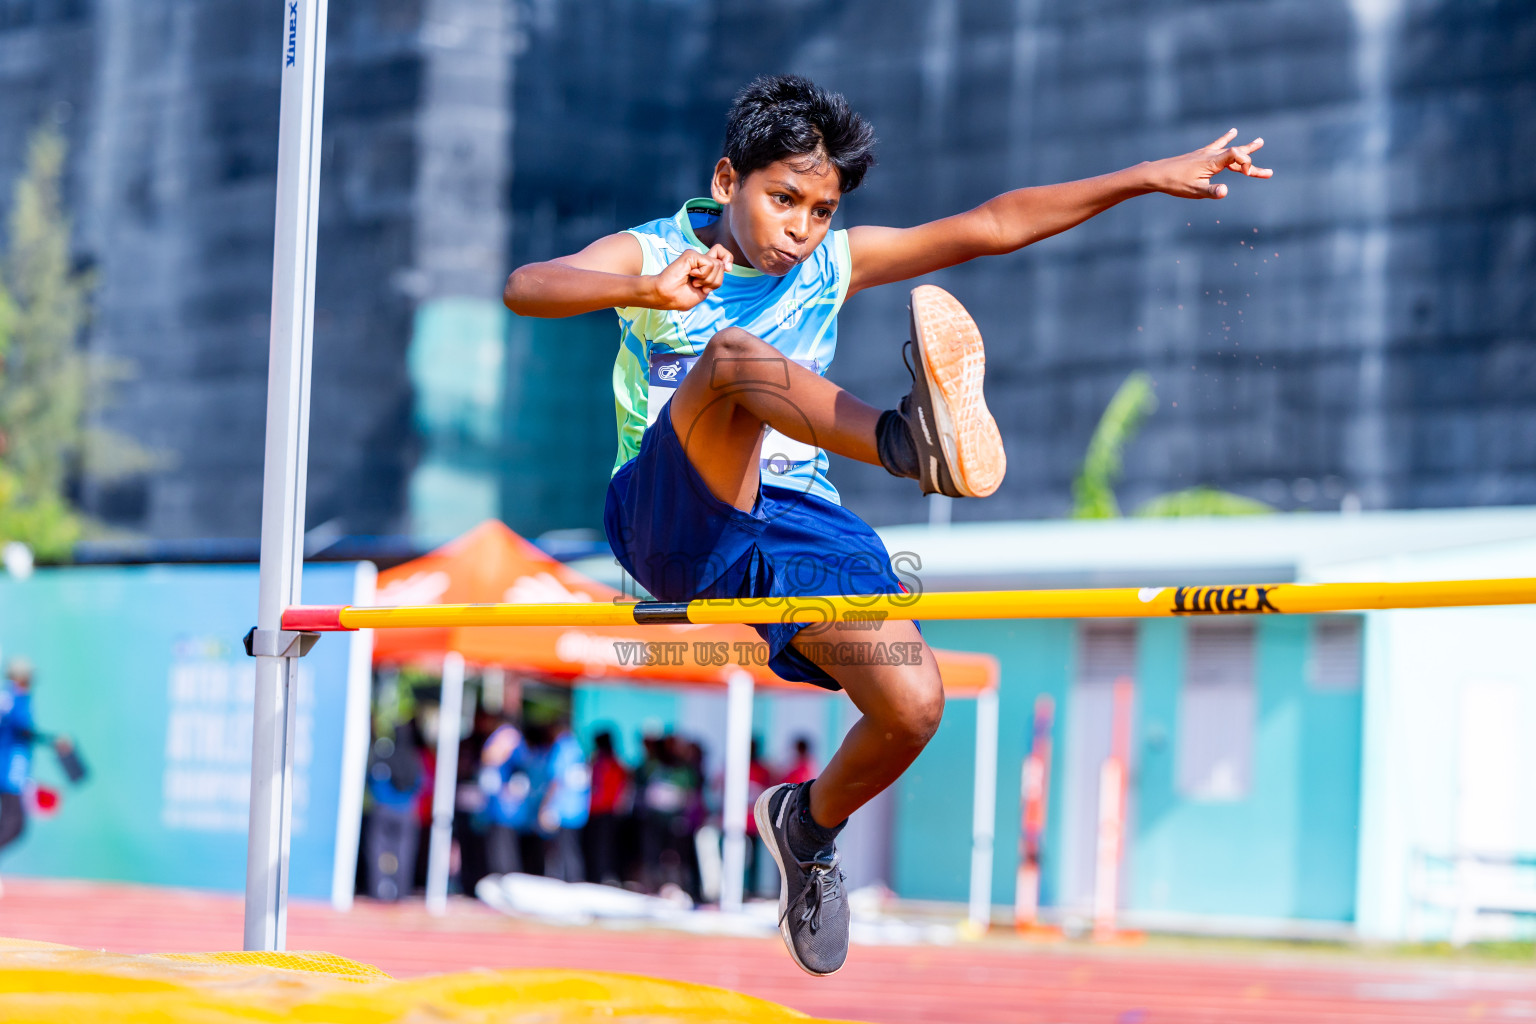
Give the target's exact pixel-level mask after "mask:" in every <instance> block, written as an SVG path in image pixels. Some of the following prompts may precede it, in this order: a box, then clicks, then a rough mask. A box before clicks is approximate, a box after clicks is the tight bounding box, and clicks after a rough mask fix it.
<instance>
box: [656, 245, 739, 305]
mask: <svg viewBox="0 0 1536 1024" xmlns="http://www.w3.org/2000/svg"><path fill="white" fill-rule="evenodd" d="M733 262H734V259H733V258H732V256H731V253H730V250H729V249H727V248H725V246H723V245H716V246H713V247H711V248H710V250H709V252H699V251H698V250H696V249H689V250H688V251H687V252H685V253H683V254H682V255H681V256H679V257H678V258H677V259H675V260H673V261H672V263H671V264H670V265H669V266H668V267H667V268H666V269H665V270H663V271H662V272H661V273H659V274H656V275H655V276H654V277H652V278H651V279H650V286H651V293H652V294H651V301H650V302H648V303H646V305H648V306H650V307H651V308H652V309H692V308H693V307H694V306H697V305H698V304H699V303H701V302H703V301H704V300H705V299H707V298H709V296H710V293H711V292H713V291H714V290H715V289H716V288H719V287H720V285H721V284H722V283H723V282H724V281H725V272H726V271H727V270H729V269H730V268H731V264H732V263H733Z"/></svg>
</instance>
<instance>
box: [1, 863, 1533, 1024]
mask: <svg viewBox="0 0 1536 1024" xmlns="http://www.w3.org/2000/svg"><path fill="white" fill-rule="evenodd" d="M242 914H243V904H242V902H241V900H240V899H239V897H236V896H229V895H223V894H209V893H200V892H186V891H179V890H169V889H155V888H150V887H145V886H130V885H118V884H109V883H98V882H68V881H55V880H41V879H17V878H7V879H6V881H5V895H4V897H3V898H0V935H5V936H9V937H13V938H25V939H40V940H44V941H48V942H62V943H65V944H68V945H71V946H85V947H94V948H104V949H109V950H112V951H114V952H122V953H152V952H206V951H212V950H224V949H238V948H239V947H240V941H241V939H240V937H241V918H242ZM288 936H289V941H288V945H289V948H291V949H316V950H325V951H327V952H331V953H336V954H339V955H341V956H345V957H350V958H352V959H355V960H362V961H364V962H366V963H371V964H376V965H377V966H379V967H381V968H383V969H384V970H386V971H389V972H390V973H391V974H394V975H395V976H397V977H400V976H406V975H412V974H422V973H435V972H444V971H459V970H466V969H469V968H473V967H488V968H497V967H574V968H582V969H588V970H607V971H625V972H632V973H637V974H647V975H653V976H656V977H662V978H675V979H680V980H685V981H695V982H703V983H705V984H710V985H719V986H722V987H724V988H731V989H736V990H738V991H741V992H746V993H749V994H751V995H755V996H760V997H763V998H765V999H772V1000H774V1001H776V1002H780V1003H784V1004H787V1005H789V1006H792V1007H794V1008H795V1009H797V1010H802V1011H804V1012H806V1013H809V1014H811V1015H813V1016H817V1017H833V1018H844V1019H848V1020H859V1021H871V1022H877V1024H919V1022H930V1021H933V1022H939V1021H942V1022H946V1024H994V1022H996V1024H1003V1022H1006V1024H1207V1022H1208V1024H1281V1022H1284V1024H1448V1022H1451V1021H1464V1020H1478V1021H1520V1020H1533V1019H1536V969H1523V968H1519V967H1509V968H1484V967H1466V966H1461V965H1441V964H1428V965H1420V964H1409V963H1382V962H1379V961H1375V962H1373V961H1370V960H1367V959H1364V958H1361V957H1357V956H1352V955H1347V954H1341V955H1329V956H1321V955H1301V954H1295V955H1262V956H1261V955H1257V954H1255V955H1236V954H1234V955H1231V956H1227V957H1222V958H1219V959H1217V958H1210V957H1199V956H1196V955H1193V954H1179V953H1170V952H1167V951H1156V950H1150V949H1097V948H1091V947H1080V946H1067V947H1057V948H1050V947H1038V946H1024V945H1022V944H1019V943H1016V942H1013V941H1011V940H999V941H990V940H989V941H987V942H984V943H981V944H971V945H960V946H923V947H900V946H885V947H871V946H855V947H854V949H853V952H852V955H851V956H850V958H849V963H848V966H847V967H846V968H844V969H843V971H842V972H841V973H839V974H837V975H836V976H834V977H832V978H823V979H817V978H810V977H808V976H806V975H804V974H802V973H801V972H800V970H799V969H798V968H796V967H795V966H794V964H793V963H792V962H791V961H790V959H789V957H788V956H787V955H786V954H785V952H784V950H783V948H782V947H781V946H780V945H779V943H778V942H777V940H773V939H722V938H702V937H697V936H691V935H679V934H676V933H671V932H665V931H650V930H647V931H615V930H609V929H601V928H553V927H543V926H539V925H533V924H528V923H525V922H521V921H514V920H511V919H509V918H506V917H503V916H501V915H499V914H497V913H495V912H494V911H491V910H489V909H487V908H484V907H482V906H480V905H479V904H476V903H473V902H470V901H464V900H459V901H455V902H454V903H453V904H452V905H451V907H450V911H449V914H448V915H447V916H446V917H443V918H433V917H430V916H428V915H427V914H426V912H425V911H424V910H423V909H422V907H421V904H419V903H414V904H405V905H397V906H390V905H383V904H376V903H367V902H360V903H359V904H358V906H357V907H356V908H355V909H354V910H353V911H352V912H351V913H349V914H338V913H336V912H334V911H332V910H331V909H330V908H329V907H325V906H320V905H316V904H311V903H295V904H293V905H292V906H291V907H290V910H289V925H288Z"/></svg>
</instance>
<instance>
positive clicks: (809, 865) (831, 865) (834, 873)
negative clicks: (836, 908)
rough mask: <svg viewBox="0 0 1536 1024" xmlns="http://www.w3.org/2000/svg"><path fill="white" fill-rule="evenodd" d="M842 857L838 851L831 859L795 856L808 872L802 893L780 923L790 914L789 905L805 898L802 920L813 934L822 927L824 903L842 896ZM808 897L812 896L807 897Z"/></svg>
mask: <svg viewBox="0 0 1536 1024" xmlns="http://www.w3.org/2000/svg"><path fill="white" fill-rule="evenodd" d="M840 859H841V858H840V856H839V855H838V854H836V853H834V854H832V857H831V859H829V860H822V859H821V858H820V857H816V858H813V859H811V860H800V859H799V858H798V857H797V858H795V863H796V864H798V865H799V866H800V870H801V871H804V872H806V874H807V878H806V880H805V887H804V888H802V889H801V890H800V895H798V896H796V897H795V898H794V901H793V902H791V903H790V904H789V906H787V907H785V908H784V917H781V918H779V923H780V924H783V923H784V918H785V917H788V916H789V907H792V906H794V905H795V904H796V903H799V902H800V901H801V900H805V909H804V910H802V911H800V920H801V921H804V922H805V924H806V926H807V927H808V928H809V929H810V931H811V934H812V935H815V934H816V932H817V931H818V930H819V929H820V928H821V907H822V903H823V902H824V901H827V900H829V899H838V898H840V897H841V896H842V892H841V888H842V884H843V873H842V872H841V871H839V870H838V867H837V864H838V861H839V860H840ZM806 897H810V898H809V899H806Z"/></svg>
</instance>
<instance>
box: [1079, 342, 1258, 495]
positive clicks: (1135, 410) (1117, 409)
mask: <svg viewBox="0 0 1536 1024" xmlns="http://www.w3.org/2000/svg"><path fill="white" fill-rule="evenodd" d="M1156 408H1157V392H1156V389H1155V388H1154V386H1153V384H1152V378H1150V377H1148V376H1147V375H1146V374H1145V373H1142V372H1140V371H1137V372H1135V373H1133V374H1131V375H1130V376H1129V377H1127V378H1126V379H1125V382H1124V383H1123V384H1121V385H1120V387H1119V388H1118V389H1117V390H1116V391H1115V395H1114V397H1113V398H1111V399H1110V400H1109V405H1108V406H1106V407H1105V409H1104V414H1103V415H1102V416H1100V417H1099V425H1098V427H1096V428H1095V429H1094V432H1093V438H1092V439H1091V440H1090V441H1089V442H1088V453H1087V455H1085V456H1084V458H1083V465H1082V469H1081V470H1080V471H1079V472H1078V475H1077V479H1076V480H1074V481H1073V482H1072V498H1073V508H1072V517H1073V518H1074V519H1113V518H1115V517H1116V516H1119V515H1120V503H1119V502H1118V501H1116V500H1115V483H1116V482H1117V481H1118V480H1119V479H1120V474H1121V472H1122V471H1123V470H1124V468H1125V464H1124V457H1125V449H1126V447H1127V446H1128V445H1129V444H1130V443H1131V441H1132V440H1133V439H1134V438H1135V437H1136V434H1137V432H1138V431H1140V430H1141V425H1142V423H1144V422H1145V421H1146V418H1147V417H1148V416H1150V415H1151V414H1152V412H1153V410H1155V409H1156ZM1273 511H1274V509H1273V508H1271V507H1270V506H1269V505H1266V504H1264V502H1262V501H1258V500H1256V499H1254V498H1249V497H1245V496H1244V495H1241V494H1233V493H1231V492H1230V491H1221V490H1217V489H1216V488H1214V487H1190V488H1187V489H1185V490H1182V491H1173V492H1171V493H1168V494H1160V495H1158V496H1157V497H1155V498H1152V499H1151V500H1149V501H1147V502H1144V503H1143V504H1142V505H1141V506H1140V507H1139V508H1137V509H1136V515H1138V516H1164V517H1166V516H1239V515H1258V514H1262V513H1265V512H1273Z"/></svg>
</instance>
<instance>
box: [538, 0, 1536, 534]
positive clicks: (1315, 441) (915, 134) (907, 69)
mask: <svg viewBox="0 0 1536 1024" xmlns="http://www.w3.org/2000/svg"><path fill="white" fill-rule="evenodd" d="M543 9H544V10H545V12H546V13H545V20H544V21H543V22H542V23H535V24H534V25H533V26H532V27H531V30H530V31H531V38H532V40H533V43H532V45H531V46H530V48H529V51H528V53H527V54H526V55H525V57H524V59H523V64H522V67H521V70H520V74H519V83H520V85H519V94H518V110H519V115H520V122H519V131H518V142H519V159H518V172H517V188H516V192H515V201H516V205H517V213H518V222H517V223H518V226H519V233H518V234H517V235H515V240H514V252H515V253H516V255H517V256H518V257H519V258H520V259H527V258H540V257H544V256H547V255H550V254H553V253H555V252H557V251H562V250H568V249H571V248H574V247H576V246H578V245H580V244H582V243H583V242H585V241H586V240H588V239H589V238H590V237H592V236H594V235H596V234H599V233H601V232H603V231H606V230H609V229H611V228H614V227H624V226H627V225H628V224H630V223H634V222H637V221H640V220H644V219H648V218H649V217H653V216H658V215H662V214H665V213H667V212H670V211H672V210H674V209H675V208H676V207H677V206H678V205H679V203H680V202H681V200H682V199H684V198H686V197H688V196H690V195H694V194H698V193H700V192H702V190H703V188H704V182H705V180H706V173H707V171H708V168H709V166H710V164H711V163H712V161H713V159H714V157H715V156H716V155H717V154H718V148H717V147H718V144H719V143H718V140H719V135H720V123H721V118H722V116H723V112H724V109H725V106H726V104H727V103H728V101H729V97H730V94H731V92H732V91H733V90H734V89H735V88H736V87H738V86H739V85H740V84H741V83H742V82H744V81H745V80H747V79H749V78H750V77H751V76H753V75H754V74H757V73H761V72H766V71H782V70H791V71H799V72H803V73H806V74H809V75H811V76H812V77H814V78H816V79H817V80H818V81H820V82H823V83H825V84H827V85H830V86H833V87H836V88H838V89H840V90H842V91H844V92H845V93H846V94H847V95H848V96H849V97H850V99H851V100H853V102H854V103H855V104H856V106H857V107H858V108H859V109H860V110H862V111H863V112H865V113H866V114H867V115H868V116H869V117H870V118H871V119H872V120H873V122H874V124H875V126H876V129H877V131H878V132H879V134H880V138H881V147H880V158H881V164H880V166H878V167H877V168H876V169H875V171H874V172H873V173H872V174H871V176H870V178H869V179H868V183H867V184H866V185H865V187H864V188H863V189H862V190H861V191H860V192H858V193H856V194H854V195H853V196H851V197H849V200H848V201H847V202H846V203H845V207H844V209H845V211H846V212H845V213H844V214H843V216H842V218H841V219H842V223H843V225H845V226H846V225H852V224H860V223H881V224H897V225H902V224H911V223H914V222H918V221H921V220H924V219H929V218H933V217H938V216H942V215H945V214H948V213H952V212H955V211H957V210H960V209H963V208H966V207H968V206H970V205H973V204H975V203H979V202H981V201H984V200H985V199H987V198H989V197H990V196H992V195H994V194H996V193H998V192H1000V191H1003V190H1005V189H1008V188H1012V187H1018V186H1024V185H1034V184H1044V183H1049V182H1055V181H1061V180H1067V179H1072V178H1079V177H1086V176H1089V175H1093V174H1099V173H1104V172H1107V171H1111V170H1114V169H1116V168H1119V167H1123V166H1126V165H1129V164H1132V163H1135V162H1137V161H1139V160H1142V159H1148V158H1155V157H1160V156H1166V155H1172V154H1174V153H1177V152H1181V151H1185V150H1189V149H1193V148H1195V147H1197V146H1199V145H1203V144H1205V143H1206V142H1208V141H1210V140H1211V139H1212V138H1214V137H1215V136H1217V135H1219V134H1220V133H1221V132H1222V131H1224V130H1225V129H1226V128H1229V127H1238V128H1240V129H1241V130H1242V131H1243V132H1244V136H1243V137H1244V139H1245V140H1246V139H1248V138H1251V137H1252V136H1254V135H1262V136H1263V137H1264V138H1265V139H1266V142H1267V145H1266V148H1265V149H1264V151H1263V153H1262V161H1263V162H1264V163H1267V164H1269V165H1271V166H1273V167H1275V168H1276V177H1275V178H1274V179H1273V180H1271V181H1268V182H1260V181H1240V180H1239V181H1232V182H1231V194H1230V195H1229V197H1228V198H1227V199H1226V200H1223V201H1221V202H1189V201H1183V200H1175V199H1171V198H1168V197H1164V196H1149V197H1143V198H1140V199H1137V200H1134V201H1131V202H1129V203H1127V204H1125V205H1124V206H1122V207H1120V208H1117V209H1115V210H1112V211H1110V212H1109V213H1107V214H1105V215H1103V216H1102V217H1100V218H1098V219H1097V220H1095V221H1093V222H1091V223H1089V224H1087V225H1085V226H1083V227H1081V228H1079V229H1077V230H1075V231H1072V232H1070V233H1068V234H1066V235H1063V236H1060V237H1057V238H1055V239H1051V240H1048V241H1046V242H1043V243H1040V244H1038V245H1036V246H1033V247H1031V248H1030V249H1027V250H1025V251H1023V252H1021V253H1018V254H1016V255H1014V256H1010V257H1004V258H998V259H991V260H985V261H979V262H976V263H973V264H971V265H968V266H965V267H961V268H957V269H954V270H951V271H948V272H946V273H942V274H937V275H934V277H933V280H934V282H935V283H938V284H941V285H943V286H944V287H947V288H949V289H951V290H952V291H953V292H955V294H956V295H957V296H959V297H960V298H961V300H962V301H964V302H965V303H966V304H967V305H968V307H969V308H970V309H971V310H972V311H973V313H974V314H975V316H976V318H977V320H978V322H979V323H980V325H981V327H982V329H983V332H984V334H985V336H986V338H987V340H988V351H989V361H988V367H989V377H988V380H989V392H988V393H989V400H990V402H991V404H992V407H993V409H994V411H995V412H996V414H997V417H998V420H999V422H1000V424H1001V425H1002V428H1003V432H1004V436H1005V439H1006V442H1007V446H1008V450H1009V456H1010V471H1009V476H1008V480H1007V482H1006V483H1005V484H1004V486H1003V488H1002V490H1001V491H1000V492H999V493H998V495H996V496H995V497H994V498H992V499H990V500H988V501H985V502H965V503H961V504H960V505H958V506H957V507H956V508H955V510H954V514H955V516H956V517H957V518H962V519H964V518H1004V517H1010V516H1051V515H1059V514H1062V513H1064V512H1065V511H1067V509H1068V508H1069V507H1070V482H1071V479H1072V477H1073V475H1074V473H1075V472H1076V470H1077V467H1078V464H1079V460H1080V459H1081V457H1082V454H1083V451H1084V449H1085V447H1086V445H1087V442H1088V439H1089V436H1090V434H1091V432H1092V430H1093V427H1094V425H1095V423H1096V422H1097V419H1098V416H1099V415H1100V413H1101V411H1102V410H1103V408H1104V406H1105V404H1106V403H1107V401H1108V400H1109V397H1110V395H1111V394H1112V393H1113V392H1114V390H1115V388H1116V387H1117V386H1118V385H1119V384H1120V382H1121V381H1122V380H1124V378H1125V377H1126V375H1127V374H1129V373H1130V372H1131V371H1133V370H1136V369H1145V370H1148V371H1150V372H1151V373H1152V375H1153V376H1154V378H1155V379H1156V381H1157V387H1158V394H1159V398H1160V403H1159V408H1158V410H1157V412H1156V414H1155V415H1154V416H1153V417H1152V418H1151V419H1150V420H1149V421H1148V423H1147V425H1146V427H1145V429H1144V430H1143V432H1142V434H1141V436H1140V438H1139V439H1138V440H1137V441H1136V442H1135V443H1134V444H1133V445H1132V447H1131V449H1130V450H1129V451H1128V453H1127V465H1126V474H1125V479H1124V484H1123V486H1122V488H1121V499H1122V504H1123V505H1124V506H1126V507H1127V508H1131V507H1134V506H1135V505H1137V504H1139V503H1140V502H1141V501H1144V500H1146V499H1147V498H1150V497H1152V496H1154V495H1156V494H1159V493H1163V492H1165V491H1168V490H1172V489H1177V488H1182V487H1188V486H1193V485H1197V484H1208V485H1214V486H1218V487H1225V488H1230V489H1233V490H1237V491H1240V492H1242V493H1245V494H1249V495H1252V496H1255V497H1258V498H1261V499H1263V500H1266V501H1269V502H1271V503H1274V504H1276V505H1278V506H1280V507H1282V508H1294V507H1315V508H1338V507H1340V505H1341V503H1342V504H1353V503H1356V502H1358V503H1359V504H1360V505H1361V506H1363V507H1413V506H1420V505H1460V504H1499V503H1524V502H1531V501H1536V309H1533V299H1532V295H1533V293H1536V287H1533V286H1536V259H1533V257H1536V252H1533V247H1536V172H1533V170H1532V163H1531V156H1532V142H1531V136H1530V135H1529V133H1524V135H1523V136H1522V134H1521V132H1520V130H1519V128H1518V127H1517V126H1519V125H1522V124H1528V123H1530V121H1531V119H1532V116H1533V114H1536V8H1532V7H1531V6H1530V5H1529V4H1521V3H1510V2H1506V3H1485V4H1477V5H1464V4H1455V3H1401V4H1399V3H1392V2H1389V0H1381V2H1376V0H1360V2H1357V3H1353V4H1350V3H1335V2H1326V0H1316V2H1295V0H1288V2H1286V0H1258V2H1249V3H1194V2H1189V3H1165V4H1159V5H1154V6H1152V7H1148V6H1147V5H1145V4H1140V3H1125V2H1109V0H1101V2H1090V3H1073V4H1065V3H1045V2H1039V0H1020V2H1016V3H1003V2H995V0H994V2H979V0H842V2H833V3H814V4H813V3H806V2H794V0H780V2H777V3H759V4H753V5H743V4H709V3H693V4H687V3H675V2H673V3H661V2H657V3H650V4H634V3H618V2H603V0H592V2H578V3H565V4H559V5H543ZM595 26H603V28H602V29H601V35H600V38H599V39H597V40H594V36H593V32H594V27H595ZM609 39H612V40H614V41H615V42H614V44H613V45H612V46H609V45H605V41H606V40H609ZM663 58H664V59H663ZM905 294H906V288H905V287H904V286H892V287H888V288H884V289H879V290H877V291H874V292H870V293H866V294H864V295H860V296H857V297H856V298H854V299H853V300H852V301H851V302H850V303H849V305H848V306H847V307H846V312H845V313H844V316H843V319H842V324H841V339H842V340H841V342H840V353H839V356H838V361H837V363H836V364H835V366H834V368H833V371H832V376H833V377H834V378H835V379H837V380H838V381H839V382H841V383H843V384H844V385H846V386H848V387H850V388H851V389H853V390H854V391H856V392H857V393H859V394H860V395H862V396H864V397H866V398H868V399H869V400H871V401H873V402H877V403H879V404H887V405H888V404H891V403H893V402H894V400H895V399H896V398H897V397H898V396H899V394H900V393H901V391H902V390H903V388H904V383H903V382H904V380H905V370H904V369H903V368H902V365H901V362H900V358H899V354H898V348H899V345H900V342H901V340H902V339H903V338H904V337H905V331H906V328H905V323H904V319H905V311H904V307H905ZM599 376H600V374H599V373H598V372H597V371H596V370H594V372H593V376H592V379H593V380H594V382H595V383H594V385H593V386H595V387H596V386H601V384H600V383H598V378H599ZM592 408H593V409H594V410H595V409H596V408H597V407H596V405H595V404H594V405H593V407H592ZM834 479H835V480H836V481H837V482H838V483H839V484H840V486H841V487H842V489H843V492H844V495H845V497H846V499H847V500H848V502H849V503H850V504H851V505H852V506H853V507H854V508H856V509H858V510H860V511H861V512H863V513H864V514H866V515H868V516H869V517H870V518H871V519H873V520H875V521H882V522H890V521H903V520H912V519H921V518H924V517H925V515H926V510H925V508H924V506H923V504H922V501H921V499H920V498H919V496H917V495H916V494H915V493H914V489H913V488H912V487H911V485H910V484H908V483H906V482H903V481H897V480H894V479H892V478H890V477H888V476H886V475H885V474H884V473H882V472H881V471H880V470H877V469H872V468H868V467H864V466H859V465H854V464H849V463H841V462H840V463H839V465H838V466H837V468H836V469H835V471H834Z"/></svg>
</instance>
